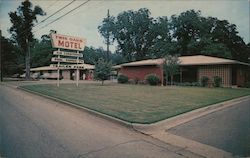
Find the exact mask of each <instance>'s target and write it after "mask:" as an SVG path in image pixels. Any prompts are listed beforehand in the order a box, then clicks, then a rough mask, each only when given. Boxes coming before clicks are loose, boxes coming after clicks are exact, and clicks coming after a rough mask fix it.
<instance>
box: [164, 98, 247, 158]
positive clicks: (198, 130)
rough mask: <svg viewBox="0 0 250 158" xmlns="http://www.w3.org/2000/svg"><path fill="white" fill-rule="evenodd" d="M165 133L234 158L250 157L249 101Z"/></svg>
mask: <svg viewBox="0 0 250 158" xmlns="http://www.w3.org/2000/svg"><path fill="white" fill-rule="evenodd" d="M166 132H169V133H172V134H175V135H178V136H182V137H184V138H187V139H191V140H194V141H197V142H200V143H203V144H207V145H210V146H214V147H216V148H219V149H222V150H225V151H228V152H230V153H233V154H234V155H237V156H245V157H246V156H250V100H246V101H244V102H240V103H238V104H235V105H234V106H231V107H229V108H226V109H223V110H220V111H217V112H214V113H211V114H209V115H206V116H203V117H201V118H198V119H194V120H192V121H190V122H187V123H185V124H182V125H179V126H177V127H174V128H171V129H169V130H167V131H166Z"/></svg>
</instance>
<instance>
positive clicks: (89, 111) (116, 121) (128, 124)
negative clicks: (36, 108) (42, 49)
mask: <svg viewBox="0 0 250 158" xmlns="http://www.w3.org/2000/svg"><path fill="white" fill-rule="evenodd" d="M16 88H17V89H20V90H23V91H25V92H28V93H31V94H35V95H38V96H41V97H45V98H47V99H51V100H53V101H56V102H59V103H62V104H64V105H70V106H73V107H75V108H77V109H81V110H84V111H85V112H87V113H89V114H93V115H95V116H97V117H101V118H103V119H106V120H108V121H111V122H113V123H118V124H120V125H122V126H125V127H128V128H133V125H132V123H130V122H127V121H124V120H121V119H118V118H116V117H113V116H110V115H107V114H104V113H101V112H98V111H95V110H92V109H89V108H86V107H83V106H80V105H77V104H73V103H71V102H68V101H64V100H62V99H58V98H55V97H51V96H49V95H45V94H42V93H39V92H35V91H32V90H29V89H25V88H23V87H20V86H18V87H16Z"/></svg>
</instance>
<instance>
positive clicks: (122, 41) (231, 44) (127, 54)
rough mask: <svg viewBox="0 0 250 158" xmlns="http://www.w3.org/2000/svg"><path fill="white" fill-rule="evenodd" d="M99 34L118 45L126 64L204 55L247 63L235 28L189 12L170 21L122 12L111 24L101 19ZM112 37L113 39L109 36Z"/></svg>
mask: <svg viewBox="0 0 250 158" xmlns="http://www.w3.org/2000/svg"><path fill="white" fill-rule="evenodd" d="M98 29H99V32H100V33H101V34H102V35H103V36H104V37H105V39H106V37H107V32H109V33H110V37H112V40H115V41H116V42H117V43H118V50H117V52H118V53H120V54H121V55H122V56H123V57H124V58H125V59H126V60H127V61H135V60H141V59H147V58H159V57H162V56H165V55H167V54H171V55H174V54H179V53H180V54H179V55H197V54H204V55H210V56H217V57H225V58H231V59H236V60H239V61H244V62H249V60H248V58H249V51H250V48H249V46H247V45H246V44H245V43H244V41H243V39H242V38H241V37H240V36H239V34H238V31H237V28H236V25H235V24H230V23H229V22H228V21H227V20H219V19H217V18H215V17H203V16H202V15H201V12H200V11H195V10H188V11H185V12H182V13H181V14H179V15H173V16H171V17H170V18H167V17H166V16H163V17H157V18H155V19H154V18H152V17H151V16H150V11H149V10H148V9H145V8H142V9H139V10H138V11H132V10H129V11H125V12H122V13H120V14H119V15H118V16H117V17H111V18H110V21H109V22H107V19H104V21H103V23H102V25H100V26H99V27H98ZM111 35H112V36H111Z"/></svg>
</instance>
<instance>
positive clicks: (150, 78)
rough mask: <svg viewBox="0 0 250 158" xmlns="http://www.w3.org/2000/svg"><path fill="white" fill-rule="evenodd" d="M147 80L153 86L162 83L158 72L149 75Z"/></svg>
mask: <svg viewBox="0 0 250 158" xmlns="http://www.w3.org/2000/svg"><path fill="white" fill-rule="evenodd" d="M145 80H146V81H147V83H149V84H150V85H152V86H155V85H158V84H159V83H160V78H159V77H158V76H157V75H156V74H149V75H147V76H146V78H145Z"/></svg>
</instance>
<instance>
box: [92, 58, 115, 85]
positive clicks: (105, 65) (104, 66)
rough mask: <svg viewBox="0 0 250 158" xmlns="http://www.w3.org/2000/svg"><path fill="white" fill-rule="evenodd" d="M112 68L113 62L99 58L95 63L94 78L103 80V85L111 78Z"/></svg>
mask: <svg viewBox="0 0 250 158" xmlns="http://www.w3.org/2000/svg"><path fill="white" fill-rule="evenodd" d="M111 70H112V64H111V62H108V61H104V59H99V60H98V62H97V63H96V64H95V70H94V78H95V79H96V80H99V81H102V85H103V84H104V81H105V80H108V79H109V76H110V74H111Z"/></svg>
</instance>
